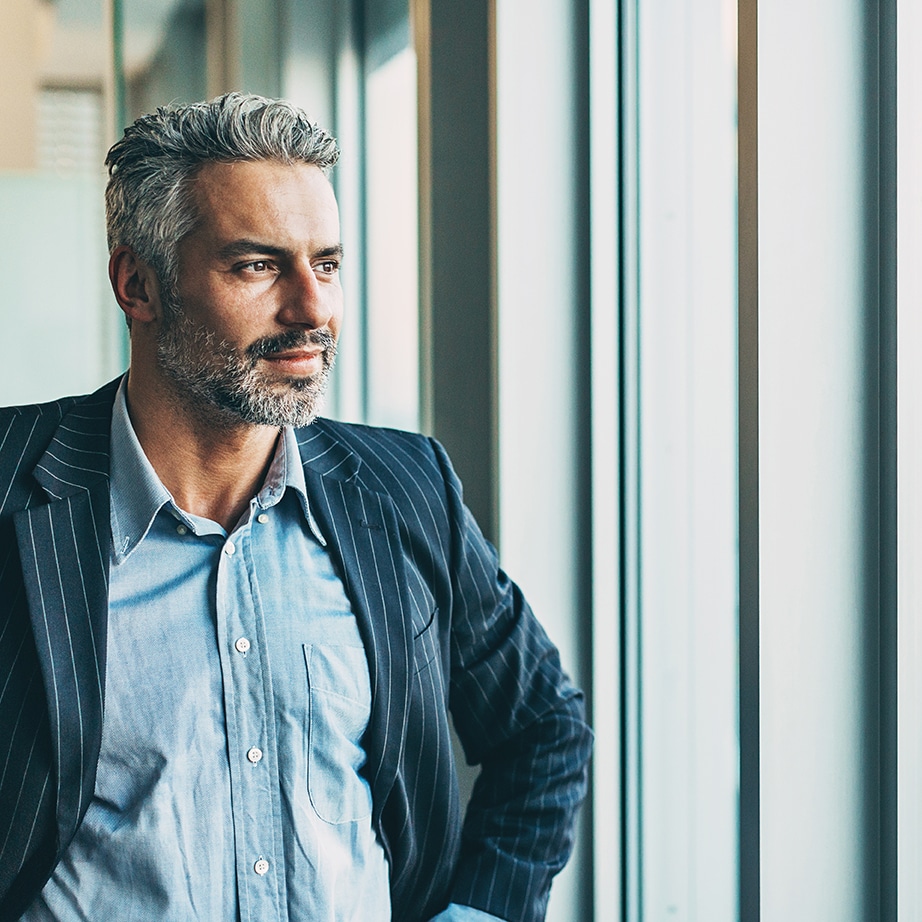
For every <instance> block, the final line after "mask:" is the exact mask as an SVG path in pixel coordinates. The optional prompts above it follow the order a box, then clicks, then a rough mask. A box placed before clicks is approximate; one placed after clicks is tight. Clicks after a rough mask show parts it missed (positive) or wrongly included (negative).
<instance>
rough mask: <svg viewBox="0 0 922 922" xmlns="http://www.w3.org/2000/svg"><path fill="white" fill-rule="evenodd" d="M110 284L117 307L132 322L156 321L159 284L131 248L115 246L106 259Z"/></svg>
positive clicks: (146, 265)
mask: <svg viewBox="0 0 922 922" xmlns="http://www.w3.org/2000/svg"><path fill="white" fill-rule="evenodd" d="M109 282H110V284H111V285H112V291H113V293H114V294H115V300H116V301H118V306H119V307H120V308H121V309H122V310H123V311H124V312H125V316H126V317H127V318H128V319H129V320H130V321H132V322H137V323H151V322H152V321H154V320H159V319H160V316H161V313H162V310H161V306H160V281H159V279H158V278H157V274H156V272H154V270H153V269H152V268H151V267H150V266H149V265H148V264H147V263H146V262H145V261H144V260H143V259H141V257H140V256H138V254H137V253H135V251H134V250H132V249H131V247H128V246H117V247H116V248H115V249H114V250H113V251H112V255H111V256H110V257H109Z"/></svg>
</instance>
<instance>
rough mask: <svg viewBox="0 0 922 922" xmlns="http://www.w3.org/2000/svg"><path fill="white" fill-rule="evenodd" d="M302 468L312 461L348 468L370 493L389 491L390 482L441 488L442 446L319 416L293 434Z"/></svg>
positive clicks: (402, 433)
mask: <svg viewBox="0 0 922 922" xmlns="http://www.w3.org/2000/svg"><path fill="white" fill-rule="evenodd" d="M298 442H299V445H300V447H301V456H302V459H303V460H304V462H305V464H307V465H308V466H311V465H312V464H313V459H315V458H320V459H322V462H321V463H324V464H326V465H327V466H328V469H330V470H332V469H333V468H334V467H338V469H339V470H340V471H342V472H343V473H345V472H346V471H349V470H352V471H354V472H356V473H357V476H358V480H359V481H360V482H364V483H366V484H367V485H368V486H370V487H372V489H384V490H385V491H386V492H390V488H391V487H392V486H393V485H394V484H397V483H399V484H401V485H403V486H405V485H406V484H407V483H408V482H417V483H425V484H428V485H430V486H435V485H436V484H438V486H436V489H439V490H441V484H442V482H443V479H444V471H443V470H442V461H441V458H440V456H441V455H443V454H444V452H443V451H442V449H441V446H439V444H438V443H437V442H436V441H435V440H434V439H431V438H429V437H428V436H425V435H422V434H420V433H418V432H408V431H405V430H403V429H389V428H387V427H384V426H369V425H364V424H361V423H344V422H340V421H338V420H332V419H327V418H325V417H320V418H318V419H316V420H314V422H313V423H312V424H311V425H310V426H308V427H306V428H305V429H301V430H298Z"/></svg>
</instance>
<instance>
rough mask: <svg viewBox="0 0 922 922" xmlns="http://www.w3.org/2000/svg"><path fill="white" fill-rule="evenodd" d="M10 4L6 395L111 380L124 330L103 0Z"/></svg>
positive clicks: (4, 73)
mask: <svg viewBox="0 0 922 922" xmlns="http://www.w3.org/2000/svg"><path fill="white" fill-rule="evenodd" d="M3 9H4V26H3V28H2V29H0V118H2V124H3V125H4V126H5V129H6V130H4V131H3V132H0V214H2V215H3V216H4V219H3V221H2V222H0V247H2V248H3V252H4V254H5V256H6V258H7V261H8V263H9V264H10V265H14V266H16V272H13V273H7V275H6V277H5V279H4V285H3V288H2V295H0V324H2V330H3V336H0V403H2V404H7V403H13V402H21V401H32V400H41V399H47V398H50V397H52V396H56V395H58V394H61V393H63V392H66V391H71V392H74V391H84V390H88V389H91V388H93V387H95V386H97V385H98V384H100V383H102V382H103V381H104V380H105V378H106V377H108V376H110V375H111V374H113V373H114V371H115V369H116V368H117V367H118V365H119V362H120V358H121V355H120V352H121V349H120V337H121V334H120V333H119V332H118V330H119V320H118V312H117V310H116V309H115V307H114V305H112V302H111V299H110V298H109V297H108V295H107V293H106V291H105V289H104V282H105V271H104V267H105V255H106V254H105V237H104V231H103V211H102V185H103V169H102V160H103V156H104V151H105V149H106V146H107V143H108V140H109V139H108V137H107V131H106V125H107V118H106V112H107V110H108V100H109V99H110V97H111V94H110V87H111V83H110V82H109V80H108V74H109V72H110V69H109V67H108V62H109V60H110V58H111V44H110V42H109V40H108V33H107V30H106V27H105V16H104V9H103V4H102V0H55V2H51V0H4V7H3ZM11 126H13V127H12V130H11ZM39 356H40V358H41V361H40V362H39V361H37V357H39Z"/></svg>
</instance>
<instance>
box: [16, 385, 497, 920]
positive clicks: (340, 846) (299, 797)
mask: <svg viewBox="0 0 922 922" xmlns="http://www.w3.org/2000/svg"><path fill="white" fill-rule="evenodd" d="M111 471H112V475H111V499H112V502H111V510H112V511H111V517H112V518H111V525H112V557H111V567H110V594H109V629H108V655H107V664H108V665H107V675H106V710H105V716H104V720H103V738H102V750H101V753H100V759H99V768H98V773H97V781H96V793H95V797H94V799H93V801H92V803H91V805H90V808H89V811H88V812H87V815H86V818H85V820H84V822H83V824H82V825H81V827H80V829H79V830H78V833H77V835H76V837H75V839H74V841H73V843H72V844H71V846H70V848H69V849H68V851H67V852H66V854H65V856H64V858H63V860H62V861H61V863H60V864H59V865H58V867H57V868H56V870H55V872H54V875H53V876H52V878H51V880H50V881H49V883H48V884H47V885H46V887H45V888H44V889H43V891H42V893H41V896H40V898H39V900H38V902H37V903H36V904H35V905H34V906H33V907H32V908H31V909H30V910H29V912H27V914H26V915H25V917H24V918H25V919H27V920H30V922H36V920H40V919H41V920H48V919H54V920H58V922H72V920H73V922H76V920H88V919H91V920H98V919H105V918H110V919H117V920H118V922H132V920H137V922H142V920H143V922H153V920H157V922H170V920H175V922H194V920H201V922H214V920H234V919H239V920H241V922H251V920H252V922H257V920H258V922H268V920H278V922H289V920H290V922H295V920H304V922H352V920H361V922H388V920H390V898H389V888H388V867H387V860H386V857H385V853H384V850H383V848H382V847H381V844H380V842H379V841H378V840H377V837H376V835H375V832H374V830H373V828H372V825H371V806H372V805H371V790H370V787H369V785H368V782H367V781H366V780H365V778H364V776H363V775H362V773H361V770H362V767H363V765H364V763H365V752H364V750H363V748H362V745H361V740H362V735H363V733H364V731H365V728H366V726H367V723H368V718H369V714H370V709H371V689H370V682H369V672H368V663H367V660H366V656H365V650H364V648H363V646H362V641H361V638H360V635H359V631H358V626H357V623H356V619H355V616H354V614H353V612H352V610H351V606H350V603H349V601H348V599H347V597H346V595H345V591H344V589H343V585H342V582H341V580H340V579H339V577H338V576H337V575H336V573H335V571H334V569H333V566H332V563H331V560H330V556H329V554H328V553H327V552H326V550H325V541H324V538H323V535H322V534H321V533H320V530H319V528H318V527H317V524H316V522H315V521H314V519H313V516H312V515H311V510H310V504H309V501H308V497H307V493H306V489H305V484H304V473H303V470H302V468H301V464H300V456H299V453H298V447H297V443H296V440H295V437H294V433H293V432H292V431H291V430H290V429H288V430H284V431H283V433H282V435H281V437H280V439H279V443H278V447H277V449H276V453H275V456H274V459H273V461H272V464H271V466H270V469H269V472H268V474H267V476H266V480H265V483H264V484H263V487H262V488H261V489H260V491H259V493H258V494H257V496H256V497H254V498H253V500H252V501H251V502H250V505H249V507H248V509H247V510H246V512H245V513H244V515H243V516H242V517H241V519H240V521H239V522H238V524H237V526H236V527H235V528H234V529H233V530H232V532H231V533H230V534H229V535H228V534H227V533H226V532H225V530H224V529H223V528H222V527H221V526H220V525H218V524H217V523H215V522H212V521H210V520H208V519H205V518H201V517H199V516H194V515H191V514H189V513H187V512H184V511H183V510H181V509H179V508H178V507H177V506H176V504H175V503H174V502H173V499H172V497H171V496H170V494H169V492H168V491H167V490H166V488H165V487H164V486H163V484H162V483H161V482H160V480H159V478H158V477H157V475H156V473H155V472H154V470H153V468H152V467H151V465H150V462H149V461H148V460H147V458H146V456H145V455H144V452H143V450H142V449H141V446H140V444H139V443H138V440H137V437H136V436H135V434H134V430H133V428H132V426H131V423H130V420H129V417H128V413H127V407H126V403H125V393H124V383H123V385H122V387H121V388H120V390H119V392H118V396H117V398H116V402H115V408H114V413H113V422H112V463H111ZM491 918H492V917H491V916H488V915H486V914H484V913H480V912H478V911H477V910H473V909H469V908H467V907H460V906H452V907H449V909H448V910H447V911H446V912H445V913H443V914H442V915H441V916H440V917H439V922H475V920H489V919H491Z"/></svg>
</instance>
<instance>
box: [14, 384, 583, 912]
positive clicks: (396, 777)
mask: <svg viewBox="0 0 922 922" xmlns="http://www.w3.org/2000/svg"><path fill="white" fill-rule="evenodd" d="M113 395H114V389H113V387H112V386H111V385H109V386H107V387H106V388H104V389H103V390H101V391H100V392H97V394H95V395H92V396H91V397H88V398H83V399H81V400H78V401H74V400H67V401H62V402H60V403H56V404H51V405H45V406H42V407H31V408H19V409H14V410H6V411H0V598H2V599H3V609H2V611H0V617H2V619H3V620H2V622H0V641H2V642H0V669H2V672H0V677H2V678H0V730H2V731H4V735H3V738H4V739H5V740H11V741H12V743H11V746H10V749H9V752H6V753H2V754H0V760H3V759H5V764H4V763H3V762H2V761H0V894H3V896H2V899H3V902H2V903H0V919H8V918H9V919H12V918H15V917H16V914H17V913H18V911H20V910H21V908H22V907H23V906H24V905H26V904H27V902H28V901H29V900H30V899H31V898H32V896H33V895H34V894H35V893H36V892H37V891H38V889H40V888H41V886H42V885H43V883H44V881H45V879H46V878H47V876H48V874H49V873H50V870H51V868H52V866H53V864H54V861H55V860H56V857H55V856H56V855H57V854H60V852H61V851H62V850H63V848H64V847H66V845H67V843H68V842H69V840H70V838H71V837H72V835H73V832H74V830H75V829H76V828H77V825H78V823H79V822H80V820H81V818H82V816H83V814H84V812H85V810H86V807H87V805H88V802H89V798H90V797H91V796H92V792H93V784H94V781H95V766H96V760H97V758H98V753H99V742H100V735H101V729H102V702H103V696H104V687H103V685H104V682H103V680H104V675H105V666H104V662H105V660H104V657H105V616H106V585H107V560H108V545H107V543H106V542H107V540H108V539H107V537H106V532H105V528H106V523H107V522H108V475H107V470H108V431H109V419H110V414H111V404H112V398H113ZM299 445H300V450H301V454H302V459H303V462H304V469H305V480H306V483H307V488H308V493H309V495H310V497H311V502H312V504H313V508H314V510H315V514H316V515H317V518H318V521H319V524H320V528H321V531H322V532H323V533H324V534H325V535H326V536H327V538H328V541H329V549H330V553H331V557H332V559H333V562H334V565H335V566H336V567H337V569H338V570H339V574H340V576H341V578H342V580H343V583H344V585H345V587H346V590H347V593H348V594H349V597H350V599H351V601H352V604H353V606H354V608H355V612H356V617H357V620H358V624H359V628H360V631H361V633H362V638H363V642H364V643H365V646H366V650H367V651H368V658H369V665H370V670H371V682H372V713H371V720H370V724H369V729H368V735H367V739H366V748H367V751H368V772H369V781H370V783H371V786H372V793H373V800H374V814H373V817H374V822H375V826H376V828H377V829H378V831H379V833H380V835H381V838H382V841H383V843H384V846H385V849H386V851H387V854H388V858H389V861H390V867H391V877H392V880H391V889H392V903H393V915H394V918H395V919H399V920H401V922H415V920H420V922H422V920H425V919H428V918H430V917H431V916H432V915H434V914H435V913H436V912H438V911H439V910H441V909H443V908H444V906H445V905H446V904H447V903H448V901H449V899H452V900H454V901H455V902H457V903H462V904H466V905H470V906H473V907H476V908H479V909H482V910H484V911H486V912H489V913H492V914H493V915H496V916H499V917H501V918H506V919H509V920H516V922H518V920H522V922H536V920H540V919H543V918H544V908H545V904H546V899H547V893H548V888H549V886H550V880H551V877H552V876H553V874H554V873H555V872H556V871H557V870H558V869H559V868H560V867H561V865H562V864H563V862H564V861H565V860H566V857H567V855H568V854H569V850H570V847H571V825H572V820H573V816H574V813H575V810H576V808H577V806H578V804H579V802H580V801H581V800H582V797H583V795H584V793H585V764H586V760H587V759H588V754H589V745H590V733H589V731H588V728H587V727H586V725H585V723H584V721H583V714H582V702H581V696H580V695H579V693H578V692H577V691H576V690H575V689H573V688H572V686H570V685H569V683H568V682H567V680H566V677H565V676H564V675H563V673H562V672H561V670H560V664H559V661H558V657H557V653H556V650H555V649H554V648H553V646H552V645H551V644H550V642H549V641H548V640H547V638H546V636H545V634H544V632H543V631H542V630H541V628H540V627H539V626H538V624H537V622H536V621H535V620H534V618H533V616H532V615H531V612H530V610H529V609H528V606H527V604H526V603H525V601H524V599H523V598H522V596H521V593H520V592H519V590H518V588H517V587H516V586H515V585H514V584H513V583H512V582H510V581H509V580H508V578H507V577H506V576H505V574H503V573H502V572H501V571H499V570H498V568H497V564H496V560H495V554H494V552H493V550H492V548H491V547H490V546H489V545H488V544H487V542H486V541H485V540H484V539H483V537H482V536H481V534H480V532H479V530H478V529H477V527H476V525H475V524H474V522H473V520H472V519H471V517H470V515H469V513H468V512H467V510H466V509H465V507H464V506H463V503H462V500H461V492H460V486H459V484H458V481H457V478H456V477H455V476H454V474H453V472H452V471H451V468H450V465H449V463H448V460H447V458H446V457H445V454H444V452H443V451H442V449H441V447H440V446H439V445H438V444H437V443H435V442H432V441H430V440H428V439H425V438H423V437H422V436H417V435H411V434H408V433H399V432H394V431H390V430H382V429H373V428H368V427H361V426H348V425H344V424H340V423H334V422H330V421H327V420H318V421H316V422H315V423H314V424H313V425H312V426H310V427H309V428H307V429H305V430H302V431H301V432H300V433H299ZM449 706H450V708H451V711H452V715H453V718H454V722H455V726H456V728H457V730H458V733H459V736H460V737H461V740H462V743H463V745H464V747H465V753H466V755H467V758H468V759H469V760H470V761H472V762H477V763H481V764H482V765H483V772H482V775H481V779H480V781H479V782H478V784H477V786H476V789H475V794H474V798H473V801H472V803H471V806H470V807H469V809H468V812H467V816H466V819H465V820H464V823H463V830H462V818H461V815H460V808H459V803H458V795H457V785H456V778H455V768H454V762H453V758H452V753H451V743H450V739H449V731H448V708H449ZM7 830H9V832H8V833H7ZM4 836H5V839H4Z"/></svg>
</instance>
